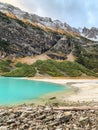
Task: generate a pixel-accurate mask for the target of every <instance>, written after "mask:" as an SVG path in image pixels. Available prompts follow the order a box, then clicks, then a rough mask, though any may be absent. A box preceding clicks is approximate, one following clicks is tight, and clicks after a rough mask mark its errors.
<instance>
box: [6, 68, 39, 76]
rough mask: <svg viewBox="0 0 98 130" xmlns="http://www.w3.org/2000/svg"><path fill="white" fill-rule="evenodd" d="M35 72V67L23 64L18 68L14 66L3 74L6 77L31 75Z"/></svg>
mask: <svg viewBox="0 0 98 130" xmlns="http://www.w3.org/2000/svg"><path fill="white" fill-rule="evenodd" d="M35 74H36V70H35V68H33V67H31V66H30V65H25V66H23V67H20V68H16V69H14V70H13V71H11V72H9V73H6V74H4V76H8V77H33V76H35Z"/></svg>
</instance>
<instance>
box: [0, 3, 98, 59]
mask: <svg viewBox="0 0 98 130" xmlns="http://www.w3.org/2000/svg"><path fill="white" fill-rule="evenodd" d="M89 31H90V30H88V32H89ZM96 31H97V29H96ZM88 32H87V30H85V29H84V30H83V34H85V35H86V36H89V35H88ZM95 34H96V35H97V33H95ZM89 38H90V36H89ZM76 45H79V46H82V48H85V46H86V48H87V50H86V51H87V53H88V52H89V50H88V48H89V46H92V47H91V48H92V51H95V48H94V49H93V46H97V45H98V44H97V42H94V41H91V40H89V39H87V38H85V37H84V36H81V35H80V33H79V30H78V29H76V28H72V27H71V26H69V25H68V24H66V23H64V24H63V23H61V22H60V21H58V20H55V21H52V20H51V19H50V18H43V17H39V16H37V15H34V14H33V15H32V14H29V13H27V12H23V11H21V10H20V9H18V8H16V7H13V6H11V5H9V4H2V3H0V57H1V58H4V57H6V56H8V55H12V56H13V57H25V56H32V55H40V54H42V53H46V54H47V55H48V56H50V57H51V58H53V59H66V57H67V55H68V54H70V53H73V54H75V53H76V52H75V46H76Z"/></svg>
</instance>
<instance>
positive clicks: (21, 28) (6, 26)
mask: <svg viewBox="0 0 98 130" xmlns="http://www.w3.org/2000/svg"><path fill="white" fill-rule="evenodd" d="M60 38H61V36H60V35H59V34H55V33H51V32H45V31H44V30H42V29H41V28H37V27H36V26H32V25H29V24H25V23H23V22H22V21H20V20H18V19H12V18H9V17H7V16H6V15H5V14H2V13H0V41H1V42H6V43H7V44H8V45H7V50H6V52H5V53H6V55H7V54H13V55H15V56H27V55H30V56H31V55H34V54H41V53H44V52H45V51H47V50H49V49H50V48H51V47H52V46H53V45H55V44H56V43H57V41H58V40H59V39H60ZM2 50H5V49H4V48H2Z"/></svg>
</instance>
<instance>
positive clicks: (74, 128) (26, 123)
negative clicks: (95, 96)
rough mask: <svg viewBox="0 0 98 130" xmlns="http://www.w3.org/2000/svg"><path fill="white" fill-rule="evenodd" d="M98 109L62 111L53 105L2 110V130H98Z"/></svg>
mask: <svg viewBox="0 0 98 130" xmlns="http://www.w3.org/2000/svg"><path fill="white" fill-rule="evenodd" d="M97 115H98V111H97V110H87V111H62V110H54V109H53V108H52V107H51V106H36V107H34V106H30V107H29V106H23V107H22V106H18V107H13V109H12V108H3V109H1V110H0V130H98V118H97Z"/></svg>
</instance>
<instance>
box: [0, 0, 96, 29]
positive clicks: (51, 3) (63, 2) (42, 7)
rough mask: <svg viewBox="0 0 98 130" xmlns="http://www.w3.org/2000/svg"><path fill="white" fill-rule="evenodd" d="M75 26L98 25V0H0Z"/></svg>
mask: <svg viewBox="0 0 98 130" xmlns="http://www.w3.org/2000/svg"><path fill="white" fill-rule="evenodd" d="M0 2H7V3H10V4H13V5H14V6H17V7H19V8H21V9H22V10H25V11H27V12H30V13H35V14H38V15H40V16H44V17H51V18H52V19H53V20H54V19H59V20H61V21H62V22H66V23H68V24H70V25H71V26H73V27H84V26H86V27H93V26H95V27H98V0H0Z"/></svg>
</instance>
